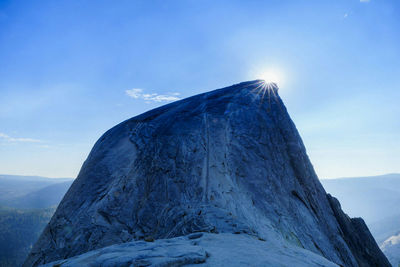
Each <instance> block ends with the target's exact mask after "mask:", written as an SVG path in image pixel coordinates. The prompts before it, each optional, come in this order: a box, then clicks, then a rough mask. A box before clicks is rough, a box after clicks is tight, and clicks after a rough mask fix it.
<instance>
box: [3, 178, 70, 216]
mask: <svg viewBox="0 0 400 267" xmlns="http://www.w3.org/2000/svg"><path fill="white" fill-rule="evenodd" d="M72 182H73V179H72V178H47V177H42V176H22V175H21V176H19V175H6V174H1V175H0V206H7V207H14V208H29V209H30V208H47V207H50V206H54V205H58V203H59V202H60V200H61V198H62V197H63V196H64V194H65V192H66V191H67V190H68V188H69V186H70V185H71V184H72Z"/></svg>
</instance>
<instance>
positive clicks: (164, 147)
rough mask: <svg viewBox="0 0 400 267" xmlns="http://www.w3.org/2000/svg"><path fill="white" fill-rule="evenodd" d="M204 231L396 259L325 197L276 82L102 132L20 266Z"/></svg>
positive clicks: (345, 257)
mask: <svg viewBox="0 0 400 267" xmlns="http://www.w3.org/2000/svg"><path fill="white" fill-rule="evenodd" d="M197 232H206V233H210V234H218V233H220V234H222V233H224V234H234V233H236V234H243V235H246V236H254V237H257V238H258V239H261V240H266V243H268V242H271V243H274V244H275V247H280V249H284V248H287V247H291V248H292V247H296V248H298V249H300V250H302V251H304V253H310V252H311V253H313V254H315V255H319V257H323V258H325V259H327V260H328V261H330V262H332V263H335V264H337V265H341V266H390V264H389V262H388V261H387V259H386V258H385V256H384V255H383V254H382V252H381V251H380V249H379V248H378V246H377V244H376V242H375V241H374V239H373V238H372V236H371V234H370V233H369V231H368V228H367V227H366V226H365V224H364V223H363V221H362V219H351V218H349V217H348V216H347V215H346V214H344V213H343V211H342V210H341V208H340V204H339V203H338V201H337V200H336V199H334V198H333V197H331V196H328V195H327V194H326V192H325V191H324V189H323V187H322V185H321V184H320V182H319V180H318V177H317V176H316V174H315V172H314V169H313V167H312V165H311V163H310V161H309V159H308V156H307V154H306V150H305V147H304V145H303V143H302V140H301V138H300V136H299V133H298V132H297V130H296V127H295V125H294V124H293V122H292V121H291V119H290V117H289V115H288V113H287V111H286V108H285V106H284V104H283V102H282V100H281V99H280V97H279V96H278V88H277V87H276V85H274V84H267V83H265V82H263V81H260V80H257V81H251V82H244V83H240V84H237V85H234V86H230V87H226V88H222V89H219V90H215V91H211V92H209V93H205V94H200V95H197V96H193V97H190V98H187V99H183V100H181V101H177V102H174V103H171V104H168V105H165V106H162V107H160V108H157V109H154V110H151V111H149V112H146V113H144V114H142V115H139V116H137V117H134V118H132V119H129V120H127V121H125V122H123V123H121V124H119V125H117V126H115V127H114V128H112V129H110V130H109V131H107V132H106V133H105V134H104V135H103V136H102V137H101V138H100V139H99V140H98V141H97V143H96V144H95V146H94V147H93V149H92V151H91V153H90V155H89V156H88V159H87V160H86V161H85V163H84V164H83V166H82V169H81V171H80V173H79V175H78V178H77V179H76V180H75V181H74V183H73V185H72V186H71V188H70V189H69V191H68V192H67V194H66V195H65V197H64V199H63V200H62V202H61V203H60V205H59V206H58V209H57V211H56V213H55V214H54V216H53V218H52V219H51V221H50V223H49V225H48V226H47V227H46V229H45V230H44V232H43V233H42V235H41V237H40V238H39V240H38V242H37V243H36V244H35V246H34V247H33V249H32V251H31V254H30V256H29V257H28V258H27V260H26V262H25V264H24V265H25V266H37V265H40V264H45V263H50V262H53V261H57V260H61V259H66V258H70V257H73V256H76V255H80V254H83V253H85V252H88V251H93V250H96V249H101V248H105V247H107V246H110V245H113V244H120V243H126V242H138V241H136V240H148V241H149V240H158V239H172V238H175V237H179V236H186V235H189V234H191V233H197ZM260 246H261V247H262V245H260ZM290 251H292V250H290ZM266 255H268V253H267V252H266ZM205 261H206V262H207V259H205ZM304 266H308V265H306V264H305V265H304ZM315 266H321V265H317V264H316V265H315Z"/></svg>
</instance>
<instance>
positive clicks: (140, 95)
mask: <svg viewBox="0 0 400 267" xmlns="http://www.w3.org/2000/svg"><path fill="white" fill-rule="evenodd" d="M125 93H126V94H127V95H128V96H129V97H132V98H134V99H143V100H145V101H146V102H150V101H153V102H171V101H176V100H179V99H180V98H179V97H178V96H179V95H180V94H179V93H169V94H166V95H160V94H157V93H152V94H147V93H144V91H143V89H140V88H133V89H129V90H126V91H125Z"/></svg>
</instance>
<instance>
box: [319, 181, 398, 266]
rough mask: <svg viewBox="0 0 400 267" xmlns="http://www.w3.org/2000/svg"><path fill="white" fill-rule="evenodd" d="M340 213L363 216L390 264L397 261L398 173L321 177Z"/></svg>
mask: <svg viewBox="0 0 400 267" xmlns="http://www.w3.org/2000/svg"><path fill="white" fill-rule="evenodd" d="M321 183H322V184H323V186H324V188H325V190H326V191H327V192H329V193H331V194H334V195H335V196H336V197H337V198H338V199H339V201H340V203H341V205H342V208H343V210H344V212H346V213H347V214H349V216H352V217H362V218H364V219H365V222H366V224H367V225H368V228H369V229H370V231H371V233H372V234H373V236H374V238H375V240H376V241H377V242H378V244H379V245H380V247H381V249H382V250H383V252H384V253H385V254H386V256H387V257H388V259H389V260H390V262H391V263H392V265H393V266H398V265H399V264H400V253H399V252H400V242H399V240H400V238H399V233H400V174H397V173H392V174H386V175H378V176H368V177H351V178H338V179H321Z"/></svg>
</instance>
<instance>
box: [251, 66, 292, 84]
mask: <svg viewBox="0 0 400 267" xmlns="http://www.w3.org/2000/svg"><path fill="white" fill-rule="evenodd" d="M257 78H259V79H261V80H264V81H265V82H266V83H275V84H277V85H278V86H282V84H284V83H285V76H284V74H283V73H282V71H280V70H279V69H275V68H269V69H265V70H263V71H261V72H260V73H259V74H258V75H257Z"/></svg>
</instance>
